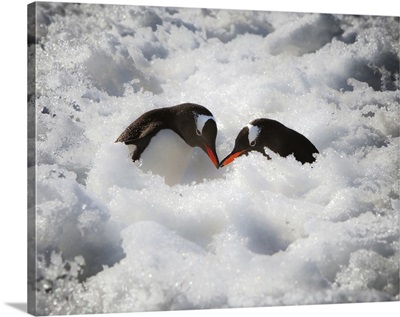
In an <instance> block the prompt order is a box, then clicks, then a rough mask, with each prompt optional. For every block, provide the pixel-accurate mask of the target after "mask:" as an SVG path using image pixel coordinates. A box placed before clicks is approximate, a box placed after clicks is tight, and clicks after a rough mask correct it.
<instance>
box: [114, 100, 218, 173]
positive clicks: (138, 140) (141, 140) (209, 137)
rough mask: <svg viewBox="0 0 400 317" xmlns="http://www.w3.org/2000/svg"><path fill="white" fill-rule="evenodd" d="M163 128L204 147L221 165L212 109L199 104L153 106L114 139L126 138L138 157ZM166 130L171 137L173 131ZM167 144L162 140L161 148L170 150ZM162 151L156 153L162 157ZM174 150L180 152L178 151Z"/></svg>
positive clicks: (121, 139)
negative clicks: (153, 107)
mask: <svg viewBox="0 0 400 317" xmlns="http://www.w3.org/2000/svg"><path fill="white" fill-rule="evenodd" d="M162 130H165V131H167V132H173V134H177V135H178V136H179V137H180V138H181V139H182V140H183V141H184V142H185V143H186V144H187V145H189V146H190V147H193V148H194V147H199V148H201V149H202V150H203V151H204V152H205V153H206V154H207V156H208V157H209V158H210V160H211V162H212V163H213V164H214V166H215V167H216V168H219V159H218V155H217V152H216V146H215V140H216V137H217V124H216V121H215V119H214V116H213V115H212V113H211V112H210V111H209V110H208V109H207V108H206V107H204V106H201V105H198V104H194V103H183V104H179V105H176V106H172V107H165V108H159V109H153V110H150V111H148V112H146V113H144V114H142V115H141V116H140V117H139V118H137V119H136V120H135V121H134V122H132V123H131V124H130V125H129V126H128V127H127V128H126V129H125V130H124V131H123V132H122V133H121V135H120V136H119V137H118V138H117V139H116V140H115V142H116V143H117V142H124V143H125V144H126V145H128V146H130V145H134V151H133V153H132V160H133V161H137V160H139V159H140V158H141V156H142V154H143V153H144V152H146V151H147V148H148V146H149V145H150V143H153V142H152V140H153V139H155V137H156V136H157V135H158V134H159V133H160V131H162ZM167 134H168V135H169V137H168V138H169V139H171V133H167ZM154 143H155V142H154ZM172 146H173V145H172ZM168 147H169V144H162V148H161V151H163V152H166V151H168ZM174 148H178V146H175V147H174ZM161 154H162V153H155V155H156V156H157V158H160V157H162V155H161ZM175 154H177V155H179V153H175ZM157 158H155V159H157Z"/></svg>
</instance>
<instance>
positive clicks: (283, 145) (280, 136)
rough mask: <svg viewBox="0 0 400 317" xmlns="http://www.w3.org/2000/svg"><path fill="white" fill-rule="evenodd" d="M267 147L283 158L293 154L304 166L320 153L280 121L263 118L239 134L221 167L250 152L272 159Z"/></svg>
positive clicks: (302, 136) (253, 122)
mask: <svg viewBox="0 0 400 317" xmlns="http://www.w3.org/2000/svg"><path fill="white" fill-rule="evenodd" d="M265 147H267V148H269V149H270V150H272V151H273V152H275V153H277V154H279V155H280V156H283V157H286V156H288V155H291V154H293V155H294V157H295V158H296V160H298V161H300V162H301V163H303V164H304V163H312V162H314V161H315V157H314V156H313V154H317V153H319V152H318V150H317V148H316V147H315V146H314V145H313V144H312V143H311V142H310V141H309V140H308V139H307V138H306V137H305V136H304V135H302V134H300V133H298V132H296V131H294V130H292V129H290V128H288V127H286V126H284V125H283V124H282V123H280V122H278V121H275V120H271V119H265V118H261V119H256V120H253V121H252V122H250V123H249V124H248V125H247V126H245V127H244V128H243V129H242V130H241V131H240V132H239V134H238V136H237V137H236V140H235V146H234V148H233V150H232V152H231V153H230V154H229V155H228V156H227V157H225V158H224V159H223V160H222V162H221V164H220V167H223V166H226V165H228V164H229V163H231V162H232V161H233V160H234V159H235V158H236V157H238V156H240V155H243V154H247V153H248V152H250V151H258V152H261V153H262V154H263V155H265V156H267V157H268V159H270V157H269V156H268V154H267V153H265Z"/></svg>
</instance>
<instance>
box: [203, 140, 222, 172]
mask: <svg viewBox="0 0 400 317" xmlns="http://www.w3.org/2000/svg"><path fill="white" fill-rule="evenodd" d="M205 147H206V151H207V155H208V157H209V158H210V160H211V162H213V164H214V165H215V167H216V168H219V162H218V158H217V156H216V155H215V154H214V152H213V151H212V150H211V149H210V148H209V147H208V146H207V144H205Z"/></svg>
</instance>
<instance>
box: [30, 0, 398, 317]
mask: <svg viewBox="0 0 400 317" xmlns="http://www.w3.org/2000/svg"><path fill="white" fill-rule="evenodd" d="M29 42H30V45H29V51H28V52H29V54H31V56H33V52H34V51H35V50H36V63H37V64H36V66H35V65H34V64H31V65H30V69H31V70H32V72H33V71H34V70H36V86H35V88H36V95H34V94H33V91H30V92H29V93H30V95H29V102H30V103H29V106H30V107H36V118H30V120H31V123H33V122H35V120H36V131H35V130H33V129H31V130H29V137H30V138H35V139H36V148H35V149H33V148H32V149H31V151H33V150H35V151H36V161H33V160H30V161H29V168H30V169H36V182H37V186H36V195H37V204H36V210H31V211H30V212H31V213H33V212H35V211H36V219H35V220H36V242H37V252H38V262H37V272H38V280H37V284H36V285H35V287H36V289H37V291H36V292H37V309H38V314H41V315H49V314H72V313H79V314H83V313H107V312H129V311H150V310H173V309H176V310H177V309H201V308H222V307H250V306H270V305H297V304H319V303H339V302H340V303H342V302H344V303H346V302H366V301H393V300H399V222H398V219H399V187H398V186H399V112H398V111H399V110H398V109H399V98H400V95H399V19H398V18H396V17H368V16H350V15H334V16H333V15H327V14H322V15H321V14H301V13H281V12H252V11H233V10H231V11H230V10H206V9H180V8H157V7H134V6H116V5H94V4H91V5H89V4H87V5H85V4H80V5H79V4H59V3H58V4H49V3H38V7H37V32H36V34H35V33H32V32H31V33H30V36H29ZM35 67H36V68H35ZM32 74H33V73H31V75H32ZM30 78H31V77H30ZM34 97H35V98H34ZM184 102H192V103H198V104H201V105H203V106H205V107H207V108H208V109H209V110H210V111H211V112H212V114H213V116H214V118H215V120H216V122H217V126H218V135H217V152H218V155H219V158H220V160H221V159H223V158H224V157H225V156H226V155H227V154H228V153H230V151H231V150H232V148H233V145H234V140H235V138H236V135H237V133H238V132H239V131H240V130H241V129H242V128H243V127H245V126H246V125H247V124H248V123H249V122H251V121H252V120H254V119H256V118H270V119H274V120H278V121H280V122H281V123H283V124H284V125H286V126H288V127H290V128H292V129H294V130H296V131H298V132H300V133H301V134H303V135H305V136H306V137H307V138H308V139H309V140H310V141H311V142H312V143H313V144H314V145H315V146H316V147H317V148H318V150H319V152H320V154H318V155H317V160H316V162H315V163H313V164H312V165H310V164H304V165H302V164H301V163H300V162H298V161H296V160H295V159H294V158H293V157H292V156H289V157H287V158H282V157H280V156H278V155H276V154H274V153H269V152H268V153H269V155H270V156H271V157H272V159H271V160H267V159H266V158H265V157H264V156H263V155H261V154H258V153H251V154H250V155H248V156H242V157H239V158H237V159H236V160H235V161H234V162H233V163H231V164H230V165H228V166H226V167H224V168H221V169H218V170H217V169H216V168H215V167H214V165H213V164H212V162H211V161H210V160H209V158H208V157H207V155H206V154H205V153H204V152H203V151H202V150H201V149H199V148H196V149H192V148H190V147H187V149H185V151H183V152H184V153H183V152H182V154H180V153H177V151H176V150H174V149H179V148H180V147H181V146H182V145H183V146H186V144H180V145H179V146H178V145H177V146H176V147H174V145H172V144H171V145H169V146H167V145H166V150H165V153H167V155H177V156H181V155H186V156H187V159H186V161H185V162H187V164H189V165H188V171H189V172H186V173H185V174H184V175H183V176H182V177H179V178H177V179H175V180H174V182H172V183H171V182H169V183H168V182H167V181H166V179H165V177H164V176H163V175H161V174H162V173H161V171H160V172H159V171H157V166H154V169H153V166H152V165H149V162H144V160H142V161H137V162H135V163H133V162H132V160H131V159H130V157H129V149H128V147H127V146H126V145H125V144H122V143H115V142H114V141H115V140H116V138H117V137H118V136H119V135H120V134H121V132H122V131H123V130H124V129H125V128H126V127H127V126H128V125H129V124H130V123H131V122H132V121H133V120H135V119H136V118H137V117H139V116H140V115H141V114H143V113H144V112H146V111H149V110H151V109H155V108H160V107H167V106H173V105H176V104H179V103H184ZM31 127H32V125H31ZM170 137H171V139H173V138H174V136H173V135H170ZM171 142H172V143H173V142H181V141H179V140H178V141H177V140H175V141H172V140H171ZM181 143H182V142H181ZM186 150H188V151H186ZM160 155H161V154H160ZM160 160H162V156H160V157H157V159H156V160H154V161H155V162H154V165H156V163H157V161H160ZM146 163H147V165H146ZM145 165H146V168H144V166H145ZM177 165H179V164H177Z"/></svg>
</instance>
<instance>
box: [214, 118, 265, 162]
mask: <svg viewBox="0 0 400 317" xmlns="http://www.w3.org/2000/svg"><path fill="white" fill-rule="evenodd" d="M263 132H264V127H263V126H262V125H260V124H258V121H257V120H254V121H253V122H251V123H249V124H248V125H246V126H245V127H244V128H243V129H242V130H240V132H239V134H238V136H237V137H236V140H235V146H234V148H233V150H232V152H231V153H230V154H229V155H227V156H226V157H225V158H224V159H223V160H222V161H221V163H220V165H219V166H220V167H223V166H226V165H228V164H230V163H232V162H233V160H234V159H235V158H237V157H238V156H241V155H244V154H247V153H248V152H250V151H258V152H261V153H263V154H265V150H264V147H265V140H264V136H265V135H264V133H263Z"/></svg>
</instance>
